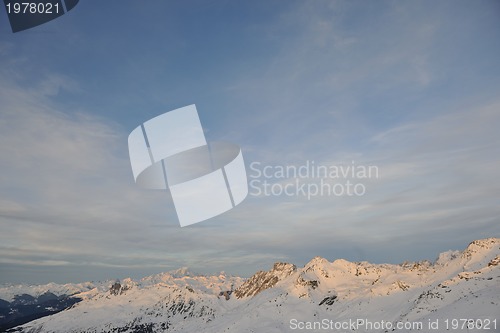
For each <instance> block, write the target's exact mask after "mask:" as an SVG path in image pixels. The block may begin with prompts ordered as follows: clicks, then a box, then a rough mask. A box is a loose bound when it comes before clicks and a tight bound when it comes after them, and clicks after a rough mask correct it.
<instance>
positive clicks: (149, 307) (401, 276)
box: [16, 238, 500, 333]
mask: <svg viewBox="0 0 500 333" xmlns="http://www.w3.org/2000/svg"><path fill="white" fill-rule="evenodd" d="M499 282H500V239H498V238H489V239H484V240H478V241H474V242H472V243H471V244H469V246H468V247H467V248H466V249H465V250H464V251H462V252H460V251H449V252H446V253H442V254H441V255H440V256H439V257H438V259H437V260H436V262H435V263H430V262H427V261H424V262H419V263H405V264H402V265H390V264H381V265H377V264H370V263H367V262H359V263H353V262H348V261H345V260H342V259H339V260H335V261H333V262H329V261H328V260H326V259H323V258H319V257H316V258H314V259H312V260H311V261H310V262H309V263H308V264H306V265H305V266H304V267H303V268H297V267H296V266H294V265H291V264H286V263H276V264H275V265H274V266H273V268H272V269H271V270H270V271H268V272H257V273H256V274H255V275H254V276H252V277H251V278H250V279H247V280H246V281H245V280H244V279H241V278H237V277H228V276H225V275H224V274H221V275H219V276H210V277H206V276H196V275H193V274H190V273H188V272H186V271H180V272H177V273H163V274H159V275H155V276H151V277H147V278H144V279H142V280H140V281H133V280H130V279H127V280H124V281H120V283H119V284H117V285H114V286H112V287H111V288H106V289H105V290H102V289H99V288H94V289H92V290H88V291H84V292H82V293H79V294H77V296H78V297H81V298H83V299H84V300H83V301H82V302H80V303H78V304H76V305H74V306H73V307H72V308H70V309H68V310H66V311H62V312H60V313H58V314H55V315H52V316H49V317H45V318H41V319H38V320H35V321H33V322H30V323H28V324H26V325H24V326H21V327H18V328H17V329H16V330H17V331H19V332H40V333H42V332H164V331H166V332H293V331H300V328H304V329H306V328H311V329H309V330H307V331H308V332H311V331H318V332H320V331H332V332H347V331H349V332H353V331H355V332H386V331H387V332H390V331H398V332H399V331H401V332H402V331H420V332H445V331H447V328H448V329H449V330H448V331H450V332H484V331H487V332H500V327H499V326H500V283H499ZM460 319H474V320H476V323H482V324H483V325H486V324H488V321H489V326H488V327H489V330H485V329H482V330H478V329H474V328H473V327H472V326H469V329H468V328H467V327H466V326H467V325H465V326H462V325H463V323H462V322H457V321H456V320H460ZM454 320H455V321H454ZM494 320H496V325H494V323H493V321H494ZM454 324H457V325H454ZM335 325H337V326H335ZM338 325H344V326H338ZM397 325H403V326H401V327H398V326H397ZM404 325H406V328H413V330H410V329H406V330H405V326H404ZM412 325H413V326H412ZM419 325H421V326H419ZM429 325H432V327H429ZM446 325H448V327H447V326H446ZM452 325H453V326H452ZM455 326H456V327H455ZM314 328H316V329H314ZM399 328H401V329H399ZM452 328H456V329H453V330H452Z"/></svg>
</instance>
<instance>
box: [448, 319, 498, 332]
mask: <svg viewBox="0 0 500 333" xmlns="http://www.w3.org/2000/svg"><path fill="white" fill-rule="evenodd" d="M444 323H445V328H446V330H450V329H451V330H457V329H460V330H464V329H466V328H467V329H477V330H490V329H493V330H496V329H497V320H496V319H493V320H490V319H445V321H444Z"/></svg>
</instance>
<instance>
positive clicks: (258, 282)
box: [234, 262, 297, 298]
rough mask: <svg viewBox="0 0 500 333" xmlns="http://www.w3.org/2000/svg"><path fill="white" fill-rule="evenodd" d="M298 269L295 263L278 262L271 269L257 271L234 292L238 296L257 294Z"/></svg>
mask: <svg viewBox="0 0 500 333" xmlns="http://www.w3.org/2000/svg"><path fill="white" fill-rule="evenodd" d="M296 270H297V267H296V266H295V265H293V264H288V263H283V262H277V263H275V264H274V265H273V268H272V269H271V270H270V271H268V272H264V271H259V272H257V273H255V274H254V275H253V276H252V277H251V278H250V279H248V280H246V281H245V282H244V283H243V284H242V285H241V286H240V287H239V288H237V289H236V290H235V291H234V294H235V295H236V297H237V298H243V297H251V296H255V295H257V294H258V293H260V292H261V291H263V290H266V289H269V288H272V287H274V286H275V285H276V283H278V282H279V281H281V280H283V279H285V278H286V277H288V276H290V275H291V274H292V273H294V272H295V271H296Z"/></svg>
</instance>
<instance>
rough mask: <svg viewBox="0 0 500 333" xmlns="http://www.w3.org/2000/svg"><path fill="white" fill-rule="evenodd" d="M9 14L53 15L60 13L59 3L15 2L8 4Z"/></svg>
mask: <svg viewBox="0 0 500 333" xmlns="http://www.w3.org/2000/svg"><path fill="white" fill-rule="evenodd" d="M5 6H6V7H7V13H9V14H11V13H13V14H53V13H56V14H58V13H59V3H57V2H56V3H54V4H53V3H51V2H46V3H36V2H14V3H12V4H11V3H7V4H6V5H5Z"/></svg>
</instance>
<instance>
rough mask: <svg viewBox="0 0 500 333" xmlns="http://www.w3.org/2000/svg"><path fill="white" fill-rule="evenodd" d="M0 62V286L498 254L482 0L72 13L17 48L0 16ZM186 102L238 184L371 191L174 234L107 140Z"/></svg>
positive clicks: (493, 96) (178, 5)
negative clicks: (300, 173)
mask: <svg viewBox="0 0 500 333" xmlns="http://www.w3.org/2000/svg"><path fill="white" fill-rule="evenodd" d="M0 59H1V60H2V61H1V63H0V154H1V155H0V156H1V157H0V171H1V172H0V283H37V284H38V283H47V282H50V281H53V282H57V283H67V282H83V281H96V280H106V279H114V278H125V277H132V278H141V277H144V276H147V275H151V274H154V273H158V272H163V271H168V270H172V269H176V268H179V267H189V268H190V269H191V270H193V271H195V272H199V273H202V274H215V273H218V272H220V271H225V272H226V273H228V274H233V275H240V276H250V275H251V274H253V273H254V272H256V271H258V270H267V269H269V268H270V267H271V265H272V264H273V263H274V262H276V261H285V262H291V263H294V264H296V265H298V266H301V265H304V264H305V263H307V262H308V261H309V260H311V259H312V258H313V257H315V256H321V257H324V258H326V259H328V260H330V261H333V260H335V259H338V258H344V259H347V260H351V261H370V262H374V263H386V262H387V263H400V262H403V261H406V260H410V261H414V260H415V261H416V260H431V261H432V260H434V259H435V258H436V257H437V255H438V253H440V252H443V251H447V250H450V249H453V250H457V249H463V248H465V247H466V246H467V244H468V243H469V242H471V241H472V240H474V239H480V238H486V237H499V236H500V205H499V199H500V182H499V181H498V177H499V170H500V136H499V135H498V129H499V128H500V63H499V61H498V59H500V2H498V1H496V0H479V1H461V0H459V1H439V2H434V1H333V0H332V1H327V0H323V1H307V0H303V1H292V0H290V1H276V0H266V1H240V0H237V1H229V0H216V1H196V0H195V1H163V0H162V1H160V0H152V1H148V2H142V1H128V0H126V1H124V0H108V1H80V3H79V4H78V5H77V6H76V7H75V8H74V9H73V10H72V11H70V12H69V13H67V14H65V15H63V16H61V17H60V18H58V19H56V20H53V21H51V22H49V23H46V24H44V25H41V26H38V27H35V28H32V29H29V30H26V31H22V32H18V33H12V31H11V30H10V26H9V24H8V20H7V15H6V12H5V10H4V8H2V9H0ZM190 104H196V107H197V109H198V113H199V116H200V120H201V123H202V125H203V128H204V131H205V136H206V138H207V140H208V141H228V142H232V143H236V144H238V145H239V146H240V147H241V150H242V153H243V157H244V160H245V164H246V167H247V175H248V177H249V181H251V180H253V179H257V181H263V180H268V181H269V182H270V183H272V184H276V186H277V187H276V188H279V186H280V184H281V186H285V185H286V184H291V185H289V187H288V188H289V189H290V190H291V191H293V190H295V189H296V188H298V187H299V185H297V183H294V181H296V180H297V179H293V177H288V178H287V177H285V178H280V177H271V178H270V179H263V177H260V178H255V177H256V174H257V171H255V169H259V170H262V169H263V168H264V167H265V166H269V167H270V168H272V169H273V170H276V168H277V167H279V166H295V167H300V166H303V165H307V163H309V164H311V163H313V164H314V165H321V166H325V167H329V168H330V167H335V166H349V165H351V166H352V165H357V166H370V165H371V166H376V168H377V170H378V177H371V178H364V179H359V178H357V179H351V180H352V181H353V182H354V183H361V184H362V185H363V186H364V189H365V191H364V193H363V195H352V196H348V195H314V196H312V197H310V198H307V197H305V196H304V195H300V193H299V195H291V196H288V195H283V194H281V195H262V194H261V195H257V194H256V193H255V192H256V191H255V190H252V189H251V191H250V194H249V195H248V197H247V198H246V199H245V200H244V201H243V202H242V203H241V204H240V205H238V206H237V207H235V208H234V209H232V210H230V211H228V212H226V213H224V214H222V215H219V216H217V217H214V218H211V219H209V220H207V221H204V222H201V223H197V224H195V225H192V226H189V227H184V228H181V227H180V226H179V221H178V219H177V215H176V212H175V208H174V205H173V203H172V198H171V196H170V194H169V193H168V192H161V191H148V190H145V189H141V188H139V187H138V186H137V185H136V184H135V183H134V179H133V175H132V170H131V166H130V160H129V155H128V147H127V137H128V135H129V133H130V132H131V131H132V130H133V129H134V128H136V127H137V126H139V125H140V124H142V123H144V122H145V121H147V120H149V119H151V118H153V117H155V116H157V115H160V114H163V113H165V112H167V111H170V110H174V109H177V108H180V107H183V106H186V105H190ZM252 163H253V164H252ZM251 165H253V168H252V167H251ZM268 170H270V169H268ZM274 176H276V175H274ZM320 180H321V179H318V178H314V177H312V178H306V179H298V181H300V182H302V183H304V184H311V183H318V182H319V181H320ZM326 181H327V182H328V184H333V183H335V182H339V183H341V184H343V183H345V181H346V180H345V179H332V178H329V179H326ZM302 183H301V184H302ZM260 184H261V183H260ZM293 184H296V185H293ZM254 185H255V183H254ZM294 186H296V187H294Z"/></svg>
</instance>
